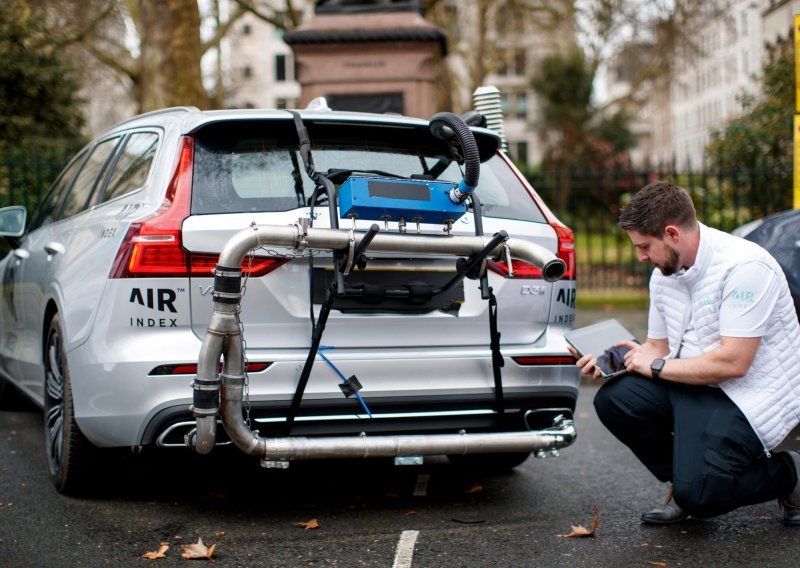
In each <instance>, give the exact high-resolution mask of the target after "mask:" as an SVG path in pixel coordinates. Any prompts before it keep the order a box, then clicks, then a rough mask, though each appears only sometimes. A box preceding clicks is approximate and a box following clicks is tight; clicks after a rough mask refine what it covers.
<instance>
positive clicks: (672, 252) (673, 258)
mask: <svg viewBox="0 0 800 568" xmlns="http://www.w3.org/2000/svg"><path fill="white" fill-rule="evenodd" d="M664 248H666V249H667V251H668V256H667V260H665V261H664V265H663V266H659V267H658V268H659V270H661V274H663V275H664V276H672V275H673V274H675V273H676V272H677V271H678V269H680V268H681V266H680V262H681V258H680V255H679V254H678V251H677V250H676V249H674V248H672V247H671V246H669V245H667V244H665V245H664Z"/></svg>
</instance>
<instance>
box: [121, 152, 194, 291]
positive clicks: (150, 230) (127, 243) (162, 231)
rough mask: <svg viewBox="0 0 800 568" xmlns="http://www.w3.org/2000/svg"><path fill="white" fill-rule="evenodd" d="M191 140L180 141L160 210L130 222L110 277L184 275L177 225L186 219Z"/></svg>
mask: <svg viewBox="0 0 800 568" xmlns="http://www.w3.org/2000/svg"><path fill="white" fill-rule="evenodd" d="M193 157H194V140H193V139H192V138H191V137H189V136H184V137H183V138H181V152H180V159H179V160H178V166H177V167H176V168H175V174H174V175H173V176H172V180H171V181H170V184H169V187H168V188H167V194H166V195H165V196H164V201H163V202H162V204H161V207H160V208H159V209H158V211H156V212H155V213H154V214H153V215H151V216H150V217H149V218H147V219H145V220H143V221H139V222H137V223H132V224H131V228H130V229H129V230H128V234H127V235H126V236H125V240H124V241H123V242H122V245H121V246H120V247H119V251H117V257H116V259H114V265H113V266H112V267H111V273H110V275H109V277H110V278H142V277H170V276H187V275H188V267H189V258H188V254H187V253H186V250H185V249H184V248H183V246H182V244H181V225H182V224H183V220H184V219H186V218H187V217H188V216H189V212H190V197H191V186H192V161H193Z"/></svg>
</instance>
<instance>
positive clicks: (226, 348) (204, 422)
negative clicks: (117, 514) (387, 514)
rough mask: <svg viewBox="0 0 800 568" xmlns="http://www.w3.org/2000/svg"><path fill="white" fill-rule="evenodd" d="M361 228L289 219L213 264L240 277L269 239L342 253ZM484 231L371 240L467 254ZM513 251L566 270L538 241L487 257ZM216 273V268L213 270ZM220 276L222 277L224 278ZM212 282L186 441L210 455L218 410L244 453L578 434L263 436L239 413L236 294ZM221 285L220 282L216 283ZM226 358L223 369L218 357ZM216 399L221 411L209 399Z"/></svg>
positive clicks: (543, 439)
mask: <svg viewBox="0 0 800 568" xmlns="http://www.w3.org/2000/svg"><path fill="white" fill-rule="evenodd" d="M364 235H365V233H356V232H354V231H349V230H344V229H313V228H309V227H308V226H307V224H305V223H303V222H300V221H299V222H298V223H296V224H294V225H287V226H280V225H255V226H253V227H250V228H248V229H244V230H242V231H239V232H238V233H236V234H235V235H234V236H233V237H232V238H231V239H230V240H229V241H228V242H227V243H226V244H225V247H224V249H223V251H222V253H221V254H220V258H219V263H218V267H226V268H227V269H228V270H229V272H226V273H225V274H223V275H222V277H223V278H222V280H225V279H231V278H233V279H234V280H236V279H239V281H240V280H241V271H240V270H239V267H240V266H241V263H242V260H243V259H244V257H245V256H246V255H247V254H248V253H249V252H250V251H251V250H253V249H255V248H258V247H260V246H264V245H269V246H276V247H285V248H290V249H293V250H297V251H302V250H304V249H306V248H311V249H329V250H335V251H345V250H347V249H348V248H350V247H353V248H356V247H358V244H359V243H360V242H361V239H363V238H364ZM488 242H489V239H488V238H486V237H472V236H460V235H455V236H454V235H449V236H444V235H443V236H431V235H408V234H398V233H378V234H377V235H375V237H374V238H373V239H372V242H371V243H370V245H369V250H370V251H371V252H404V253H411V254H415V255H429V254H433V255H442V254H445V255H452V256H456V257H468V256H470V255H472V254H475V253H477V252H480V251H481V250H483V249H484V247H486V246H487V244H488ZM506 247H508V249H510V256H511V257H513V258H519V259H522V260H526V261H528V262H530V263H532V264H534V265H535V266H537V267H539V268H540V269H541V271H542V275H543V277H544V279H545V280H547V281H555V280H558V279H559V278H561V277H562V276H563V275H564V271H565V269H566V265H565V264H564V261H562V260H561V259H560V258H558V257H556V256H555V255H554V254H553V253H551V252H550V251H549V250H547V249H546V248H544V247H542V246H539V245H537V244H535V243H532V242H529V241H525V240H520V239H512V238H509V239H508V240H507V241H506V242H505V243H501V244H500V245H498V246H497V247H496V248H495V249H494V250H492V252H491V254H490V257H491V258H494V259H505V257H506ZM217 277H220V273H219V272H218V273H217ZM222 280H220V281H222ZM217 286H218V280H217V279H215V284H214V312H213V313H212V315H211V321H210V322H209V326H208V331H207V333H206V336H205V338H204V340H203V345H202V346H201V348H200V355H199V360H198V365H197V378H196V380H195V383H194V389H195V400H196V401H202V402H203V404H202V405H200V403H199V402H196V405H195V406H193V407H192V410H193V413H194V415H195V419H196V422H197V427H196V429H195V431H194V432H193V433H192V434H191V435H189V436H188V437H187V443H188V444H189V445H190V446H192V447H193V448H194V449H195V450H196V451H197V452H199V453H203V454H206V453H209V452H210V451H211V450H212V449H213V447H214V444H215V442H216V414H217V410H219V413H220V414H221V416H222V422H223V425H224V427H225V430H226V432H227V433H228V435H229V436H230V438H231V440H232V441H233V443H234V444H235V445H236V446H237V447H238V448H239V449H241V450H242V451H244V452H246V453H248V454H252V455H255V456H258V457H260V458H262V459H264V460H274V461H283V460H297V459H311V458H352V457H378V456H404V455H435V454H468V453H495V452H531V451H536V450H547V449H557V448H559V447H563V446H568V445H569V444H571V443H572V442H573V440H574V439H575V429H574V427H573V424H572V421H571V420H564V421H562V422H561V423H559V424H556V425H554V428H552V429H545V430H540V431H535V432H502V433H486V434H449V435H445V434H442V435H417V436H414V435H411V436H407V435H406V436H373V437H366V436H358V437H336V438H319V439H317V438H300V437H285V438H264V437H260V436H259V435H258V434H257V433H256V432H253V431H252V430H250V428H249V427H248V426H247V424H246V423H245V422H244V420H243V419H242V401H243V391H244V382H245V376H244V365H243V346H242V337H241V330H240V326H239V320H238V310H239V302H238V299H239V298H240V293H238V292H231V291H230V290H227V291H226V290H220V289H218V287H217ZM220 286H221V287H224V286H225V285H222V284H220ZM220 360H222V361H223V370H222V373H219V363H220ZM210 396H211V397H215V398H213V400H214V401H216V400H219V401H220V404H219V409H217V408H216V405H212V404H210V403H209V397H210ZM198 405H200V406H202V407H200V408H198V407H196V406H198Z"/></svg>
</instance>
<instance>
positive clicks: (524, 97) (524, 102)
mask: <svg viewBox="0 0 800 568" xmlns="http://www.w3.org/2000/svg"><path fill="white" fill-rule="evenodd" d="M515 116H516V117H517V118H522V119H525V118H528V93H519V94H518V95H517V108H516V113H515Z"/></svg>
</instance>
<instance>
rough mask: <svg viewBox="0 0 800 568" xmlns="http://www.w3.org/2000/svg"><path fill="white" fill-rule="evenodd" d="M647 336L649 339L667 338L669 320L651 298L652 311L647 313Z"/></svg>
mask: <svg viewBox="0 0 800 568" xmlns="http://www.w3.org/2000/svg"><path fill="white" fill-rule="evenodd" d="M647 337H648V338H649V339H667V337H668V334H667V322H665V321H664V317H663V316H662V315H661V312H659V311H658V310H657V309H656V308H655V305H654V302H653V301H652V299H651V300H650V311H649V312H648V313H647Z"/></svg>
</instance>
